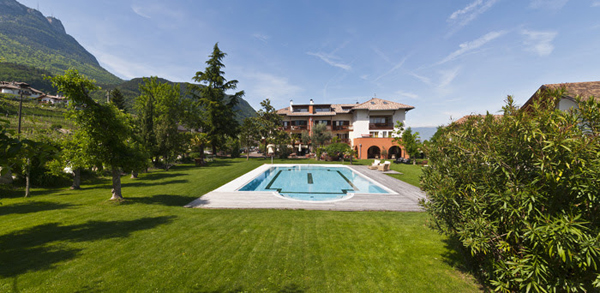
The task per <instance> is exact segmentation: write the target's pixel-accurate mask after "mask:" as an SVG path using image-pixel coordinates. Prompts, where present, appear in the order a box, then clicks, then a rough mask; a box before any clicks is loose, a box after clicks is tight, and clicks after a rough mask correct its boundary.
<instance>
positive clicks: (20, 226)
mask: <svg viewBox="0 0 600 293" xmlns="http://www.w3.org/2000/svg"><path fill="white" fill-rule="evenodd" d="M219 161H221V162H219ZM262 163H264V160H260V159H259V160H250V161H249V162H246V161H245V160H244V159H234V160H232V159H218V160H217V161H216V162H215V164H213V165H209V166H208V167H201V168H195V167H193V166H189V165H184V166H176V167H174V168H173V169H172V170H170V171H168V172H166V171H162V170H154V171H152V172H151V173H149V174H142V175H141V176H140V179H137V180H132V179H129V178H126V177H123V182H124V186H125V187H124V195H125V197H126V201H125V202H122V203H112V202H110V201H108V200H107V199H108V197H109V196H110V186H109V180H101V181H99V182H96V183H94V184H93V185H89V184H87V185H84V189H83V190H80V191H71V190H64V189H63V190H54V191H48V190H43V189H37V190H34V191H36V192H38V193H37V194H36V193H34V196H33V197H32V198H30V199H23V198H20V197H19V198H17V197H13V198H4V199H1V202H2V205H1V206H0V220H1V221H2V222H3V225H0V246H1V248H2V249H1V250H0V260H2V267H4V268H5V269H2V268H0V291H1V292H13V291H16V290H17V289H18V290H19V292H77V291H102V292H123V291H132V292H148V291H159V292H198V291H199V292H232V291H233V292H235V291H248V292H261V291H265V292H277V291H282V290H283V291H286V290H287V291H288V292H294V290H295V291H296V292H300V291H304V292H372V291H379V292H478V291H479V289H478V287H477V285H476V283H474V282H473V280H472V278H470V277H469V276H468V275H465V274H463V273H462V272H460V271H459V270H457V269H455V268H454V267H452V266H451V265H450V264H451V263H457V261H458V260H460V259H459V258H457V257H456V256H455V254H454V253H453V252H452V250H450V249H449V248H448V245H447V243H446V240H445V238H444V237H442V236H440V235H438V234H437V233H436V232H434V231H432V230H430V229H428V228H427V227H426V226H425V221H426V215H425V214H424V213H395V212H333V211H303V210H204V209H186V208H183V207H182V206H183V205H184V204H187V203H188V202H189V201H191V200H193V199H195V198H197V197H198V196H200V195H201V194H203V192H204V193H205V192H208V191H210V190H213V189H215V188H217V187H218V186H220V185H222V184H224V183H226V182H228V181H229V180H231V179H233V178H235V177H237V176H239V175H241V174H243V173H245V172H247V171H249V170H251V169H254V168H255V167H256V166H259V165H261V164H262ZM40 203H41V204H40ZM5 224H7V225H8V226H10V227H8V226H7V225H5ZM6 268H11V269H6Z"/></svg>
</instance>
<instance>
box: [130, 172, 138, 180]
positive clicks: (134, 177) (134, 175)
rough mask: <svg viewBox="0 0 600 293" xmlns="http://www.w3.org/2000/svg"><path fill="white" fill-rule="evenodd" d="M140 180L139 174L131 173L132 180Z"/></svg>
mask: <svg viewBox="0 0 600 293" xmlns="http://www.w3.org/2000/svg"><path fill="white" fill-rule="evenodd" d="M137 178H138V172H137V171H131V179H137Z"/></svg>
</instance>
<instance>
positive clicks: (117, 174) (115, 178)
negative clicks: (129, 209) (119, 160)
mask: <svg viewBox="0 0 600 293" xmlns="http://www.w3.org/2000/svg"><path fill="white" fill-rule="evenodd" d="M112 187H113V188H112V197H111V198H110V200H122V199H123V195H122V194H121V169H119V168H117V167H113V168H112Z"/></svg>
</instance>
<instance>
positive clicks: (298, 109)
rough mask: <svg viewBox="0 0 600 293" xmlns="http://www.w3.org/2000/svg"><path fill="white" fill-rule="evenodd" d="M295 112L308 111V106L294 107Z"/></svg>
mask: <svg viewBox="0 0 600 293" xmlns="http://www.w3.org/2000/svg"><path fill="white" fill-rule="evenodd" d="M294 112H308V108H300V107H294Z"/></svg>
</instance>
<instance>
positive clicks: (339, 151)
mask: <svg viewBox="0 0 600 293" xmlns="http://www.w3.org/2000/svg"><path fill="white" fill-rule="evenodd" d="M323 150H324V151H325V152H326V153H327V155H328V156H330V157H331V158H332V159H333V160H334V161H338V160H340V159H341V158H342V157H343V156H344V153H345V152H348V151H349V150H351V148H350V146H349V145H347V144H345V143H342V142H336V143H332V144H330V145H328V146H326V147H324V148H323Z"/></svg>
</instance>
